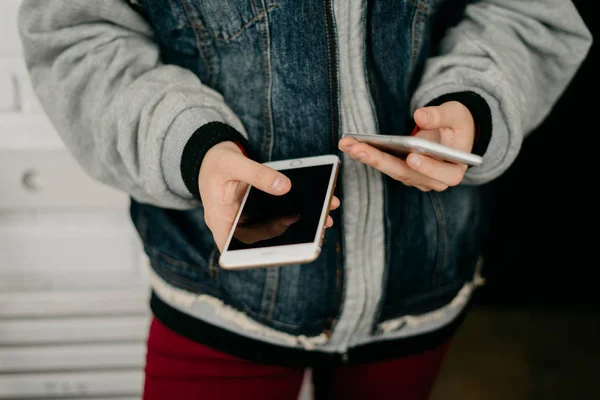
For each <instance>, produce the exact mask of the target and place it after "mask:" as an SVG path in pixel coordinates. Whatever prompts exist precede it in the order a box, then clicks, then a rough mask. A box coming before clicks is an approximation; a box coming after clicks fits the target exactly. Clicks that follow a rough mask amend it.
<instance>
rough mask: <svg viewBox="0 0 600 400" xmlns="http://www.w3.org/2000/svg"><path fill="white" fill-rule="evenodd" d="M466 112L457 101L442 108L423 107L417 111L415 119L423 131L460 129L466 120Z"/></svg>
mask: <svg viewBox="0 0 600 400" xmlns="http://www.w3.org/2000/svg"><path fill="white" fill-rule="evenodd" d="M465 110H466V112H467V113H468V112H469V111H468V110H467V109H466V107H465V106H463V105H462V104H461V103H459V102H457V101H449V102H447V103H444V104H442V105H441V106H430V107H422V108H419V109H417V110H416V111H415V113H414V115H413V118H414V120H415V123H416V124H417V125H418V126H419V128H421V129H429V130H431V129H439V128H446V127H447V128H455V129H456V128H459V127H460V124H461V123H462V121H464V120H465V117H468V116H469V115H468V114H467V115H465Z"/></svg>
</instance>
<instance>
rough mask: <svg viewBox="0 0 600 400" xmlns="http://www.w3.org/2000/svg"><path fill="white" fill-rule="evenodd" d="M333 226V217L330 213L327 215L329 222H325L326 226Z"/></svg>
mask: <svg viewBox="0 0 600 400" xmlns="http://www.w3.org/2000/svg"><path fill="white" fill-rule="evenodd" d="M332 226H333V218H331V216H330V215H328V216H327V222H325V227H326V228H331V227H332Z"/></svg>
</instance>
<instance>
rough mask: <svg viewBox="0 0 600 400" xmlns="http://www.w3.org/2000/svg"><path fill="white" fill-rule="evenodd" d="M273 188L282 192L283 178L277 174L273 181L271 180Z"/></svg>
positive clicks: (283, 186) (283, 187)
mask: <svg viewBox="0 0 600 400" xmlns="http://www.w3.org/2000/svg"><path fill="white" fill-rule="evenodd" d="M273 189H275V190H277V191H278V192H283V190H284V189H285V180H284V179H283V178H282V177H280V176H278V177H277V178H276V179H275V182H273Z"/></svg>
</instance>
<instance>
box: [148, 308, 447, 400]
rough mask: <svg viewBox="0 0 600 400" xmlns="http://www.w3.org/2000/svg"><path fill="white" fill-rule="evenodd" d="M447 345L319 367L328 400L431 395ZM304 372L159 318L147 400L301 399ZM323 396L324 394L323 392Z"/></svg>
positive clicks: (320, 388)
mask: <svg viewBox="0 0 600 400" xmlns="http://www.w3.org/2000/svg"><path fill="white" fill-rule="evenodd" d="M447 348H448V344H445V345H443V346H441V347H439V348H437V349H434V350H432V351H429V352H426V353H422V354H418V355H414V356H410V357H404V358H400V359H393V360H388V361H381V362H377V363H370V364H357V365H348V366H344V367H339V368H335V369H331V370H328V371H319V370H317V371H315V372H313V374H316V375H315V376H314V377H313V378H316V379H315V385H316V386H315V391H316V392H317V393H325V394H324V395H323V396H322V397H323V398H327V399H344V400H351V399H371V398H372V399H403V400H413V399H414V400H416V399H419V400H424V399H427V398H428V396H429V394H430V392H431V389H432V387H433V384H434V381H435V378H436V375H437V374H438V371H439V369H440V366H441V364H442V360H443V358H444V355H445V354H446V350H447ZM303 377H304V370H303V369H302V368H289V367H282V366H273V365H263V364H258V363H255V362H251V361H246V360H243V359H239V358H236V357H232V356H230V355H227V354H224V353H221V352H218V351H216V350H213V349H211V348H210V347H207V346H203V345H201V344H199V343H196V342H194V341H192V340H189V339H187V338H185V337H183V336H180V335H178V334H176V333H175V332H173V331H171V330H169V329H168V328H166V327H165V326H164V325H163V324H161V323H160V322H159V321H158V320H156V319H154V320H153V321H152V325H151V327H150V334H149V337H148V352H147V356H146V380H145V384H144V396H143V399H144V400H159V399H160V400H169V399H177V400H192V399H194V400H196V399H210V400H217V399H245V400H246V399H247V400H251V399H286V400H287V399H289V400H295V399H297V398H298V394H299V391H300V387H301V385H302V379H303ZM320 397H321V396H320Z"/></svg>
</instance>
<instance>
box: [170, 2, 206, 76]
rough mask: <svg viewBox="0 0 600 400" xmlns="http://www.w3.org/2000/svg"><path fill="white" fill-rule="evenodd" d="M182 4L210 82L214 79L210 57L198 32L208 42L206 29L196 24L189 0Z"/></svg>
mask: <svg viewBox="0 0 600 400" xmlns="http://www.w3.org/2000/svg"><path fill="white" fill-rule="evenodd" d="M169 1H172V0H169ZM181 3H182V4H183V10H184V12H185V15H186V18H187V19H188V22H189V26H190V27H191V28H192V31H193V32H194V37H195V39H196V47H197V48H198V52H199V53H200V57H201V58H202V60H203V61H204V65H205V66H206V80H207V81H208V82H210V80H211V78H212V68H211V65H210V63H209V61H208V57H207V56H206V54H205V53H204V50H203V48H202V42H201V40H200V36H199V35H198V31H201V32H202V40H203V41H205V42H206V29H205V28H204V27H203V26H202V25H201V24H200V23H196V22H197V21H196V19H195V18H194V19H192V15H191V11H190V5H189V4H188V0H182V2H181Z"/></svg>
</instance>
